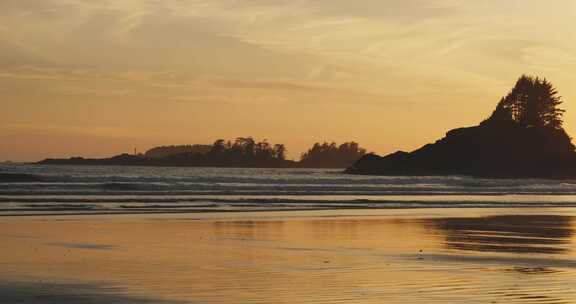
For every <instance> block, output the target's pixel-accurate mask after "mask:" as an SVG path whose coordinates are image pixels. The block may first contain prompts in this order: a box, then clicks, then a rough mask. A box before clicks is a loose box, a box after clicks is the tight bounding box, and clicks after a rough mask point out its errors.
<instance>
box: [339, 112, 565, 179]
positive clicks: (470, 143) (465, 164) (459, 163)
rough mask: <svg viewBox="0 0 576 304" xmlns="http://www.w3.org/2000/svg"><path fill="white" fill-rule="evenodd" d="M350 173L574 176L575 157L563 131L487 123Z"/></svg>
mask: <svg viewBox="0 0 576 304" xmlns="http://www.w3.org/2000/svg"><path fill="white" fill-rule="evenodd" d="M346 172H348V173H354V174H381V175H444V174H447V175H450V174H458V175H476V176H490V177H548V178H563V177H576V153H575V152H574V146H573V145H572V143H571V141H570V138H569V137H568V135H567V134H566V132H564V130H563V129H556V128H550V127H526V126H522V125H519V124H515V123H513V122H497V121H490V120H487V121H485V122H483V123H482V124H480V125H479V126H475V127H469V128H459V129H454V130H451V131H449V132H448V133H447V134H446V136H445V137H444V138H442V139H440V140H438V141H437V142H435V143H433V144H427V145H425V146H423V147H421V148H420V149H418V150H415V151H413V152H410V153H406V152H396V153H393V154H390V155H387V156H384V157H379V156H377V155H374V154H369V155H366V156H364V157H362V158H361V159H360V160H358V161H357V162H356V163H355V164H354V165H353V166H352V167H350V168H348V169H347V170H346Z"/></svg>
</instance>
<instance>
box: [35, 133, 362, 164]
mask: <svg viewBox="0 0 576 304" xmlns="http://www.w3.org/2000/svg"><path fill="white" fill-rule="evenodd" d="M365 153H366V150H365V149H362V148H360V146H359V145H358V144H357V143H355V142H347V143H343V144H341V145H337V144H336V143H316V144H314V145H313V146H312V148H310V149H309V150H308V151H307V152H305V153H303V154H302V155H301V158H300V160H299V161H293V160H288V159H286V154H287V149H286V146H285V145H283V144H271V143H268V141H266V140H263V141H256V140H254V139H253V138H252V137H238V138H236V139H234V140H224V139H218V140H216V141H215V142H214V143H213V144H212V145H176V146H160V147H154V148H152V149H150V150H148V151H146V152H145V153H144V154H137V155H132V154H121V155H117V156H114V157H111V158H104V159H86V158H82V157H73V158H70V159H47V160H43V161H41V162H40V163H41V164H73V165H138V166H205V167H270V168H346V167H348V166H350V165H351V164H353V163H354V162H355V161H356V160H357V159H359V158H360V157H361V156H362V155H364V154H365Z"/></svg>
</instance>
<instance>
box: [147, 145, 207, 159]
mask: <svg viewBox="0 0 576 304" xmlns="http://www.w3.org/2000/svg"><path fill="white" fill-rule="evenodd" d="M210 149H212V146H211V145H178V146H160V147H154V148H152V149H150V150H148V151H146V152H145V153H144V157H148V158H164V157H168V156H173V155H176V154H182V153H200V154H204V153H207V152H209V151H210Z"/></svg>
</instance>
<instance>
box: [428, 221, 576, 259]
mask: <svg viewBox="0 0 576 304" xmlns="http://www.w3.org/2000/svg"><path fill="white" fill-rule="evenodd" d="M425 224H427V225H428V226H429V227H433V228H436V229H437V230H438V231H439V232H441V233H442V234H443V235H444V237H445V240H444V245H445V246H446V248H449V249H456V250H465V251H478V252H501V253H542V254H562V253H566V252H567V251H569V250H570V247H569V246H567V245H569V244H570V241H571V238H572V236H573V234H574V227H573V226H572V218H571V217H569V216H561V215H499V216H487V217H479V218H441V219H431V220H429V221H426V222H425Z"/></svg>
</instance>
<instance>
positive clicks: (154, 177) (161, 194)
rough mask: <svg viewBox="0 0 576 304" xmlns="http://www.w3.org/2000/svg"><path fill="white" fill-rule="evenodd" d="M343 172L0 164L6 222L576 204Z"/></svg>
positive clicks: (510, 190) (474, 185)
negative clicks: (35, 217)
mask: <svg viewBox="0 0 576 304" xmlns="http://www.w3.org/2000/svg"><path fill="white" fill-rule="evenodd" d="M342 171H343V170H339V169H255V168H182V167H178V168H171V167H128V166H41V165H31V164H3V165H0V215H38V214H42V215H52V214H53V215H59V214H84V213H87V214H114V213H172V212H173V213H180V212H212V211H221V212H224V211H264V210H266V211H276V210H307V209H313V210H318V209H338V208H349V209H353V208H359V209H360V208H380V209H382V208H468V207H491V208H494V207H575V206H576V180H543V179H487V178H475V177H468V176H361V175H348V174H344V173H343V172H342Z"/></svg>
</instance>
